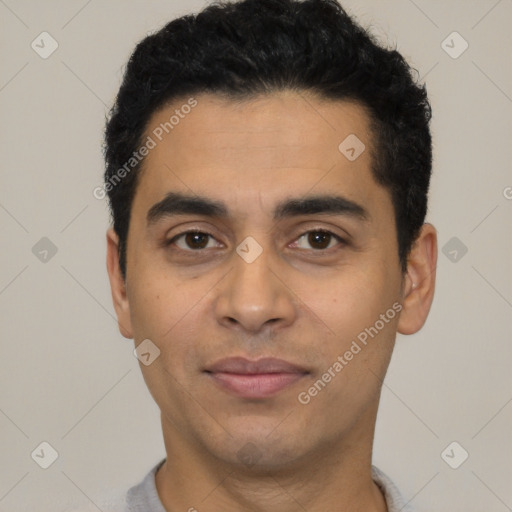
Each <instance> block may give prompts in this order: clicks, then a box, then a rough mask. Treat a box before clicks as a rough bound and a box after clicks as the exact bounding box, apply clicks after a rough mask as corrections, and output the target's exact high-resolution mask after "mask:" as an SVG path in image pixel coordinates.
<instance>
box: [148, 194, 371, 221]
mask: <svg viewBox="0 0 512 512" xmlns="http://www.w3.org/2000/svg"><path fill="white" fill-rule="evenodd" d="M187 214H191V215H202V216H205V217H218V218H228V217H229V209H228V208H227V206H226V205H225V204H224V203H222V202H220V201H214V200H212V199H210V198H207V197H202V196H197V195H188V194H182V193H177V192H169V193H168V194H167V195H166V196H165V197H164V199H162V200H161V201H160V202H158V203H156V204H154V205H153V206H152V207H151V208H150V209H149V210H148V213H147V216H146V218H147V219H146V220H147V224H148V226H151V225H152V224H155V223H157V222H158V221H159V220H161V219H163V218H167V217H172V216H174V215H187ZM273 214H274V220H283V219H285V218H290V217H296V216H300V215H318V214H324V215H344V216H347V217H352V218H354V219H357V220H360V221H364V222H368V221H369V220H370V219H371V216H370V214H369V212H368V210H367V209H366V208H364V207H363V206H361V205H360V204H358V203H356V202H354V201H352V200H350V199H347V198H345V197H342V196H338V195H314V196H306V197H301V198H297V199H285V200H284V201H282V202H281V203H279V204H278V205H277V206H276V208H275V209H274V212H273Z"/></svg>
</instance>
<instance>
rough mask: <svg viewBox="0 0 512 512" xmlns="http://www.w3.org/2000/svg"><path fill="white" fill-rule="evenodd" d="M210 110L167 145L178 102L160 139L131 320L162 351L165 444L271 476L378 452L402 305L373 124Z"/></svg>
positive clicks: (138, 224) (356, 118)
mask: <svg viewBox="0 0 512 512" xmlns="http://www.w3.org/2000/svg"><path fill="white" fill-rule="evenodd" d="M196 99H197V106H195V107H194V108H193V109H191V112H190V113H189V114H187V115H186V116H183V118H181V117H180V121H179V123H177V124H175V125H174V127H173V129H172V130H169V133H168V134H166V133H165V132H164V133H163V137H162V140H161V141H159V140H158V138H156V137H155V135H154V133H153V131H154V130H155V128H157V127H158V126H160V124H161V123H165V122H168V121H169V119H170V118H171V116H172V115H173V114H175V110H176V109H179V108H180V105H181V103H179V102H178V103H174V104H173V105H172V106H169V107H168V108H167V107H166V108H165V109H163V110H161V111H159V112H158V113H157V114H155V115H154V116H153V118H152V119H151V122H150V124H149V127H148V130H147V133H146V137H147V136H148V135H149V136H151V137H152V138H153V139H154V141H155V142H156V147H154V148H153V149H151V150H150V152H149V154H148V156H147V157H146V160H145V163H144V171H143V173H142V174H141V177H140V181H139V184H138V188H137V192H136V195H135V198H134V201H133V205H132V211H131V220H130V230H129V236H128V246H127V277H126V309H125V310H124V313H123V312H121V313H120V318H119V319H120V323H121V324H122V325H123V332H124V334H125V335H127V336H129V337H134V339H135V343H136V345H138V344H139V343H141V342H142V341H143V340H145V339H149V340H151V341H152V343H154V344H155V345H156V346H157V347H158V349H159V350H160V356H159V357H158V358H157V359H156V360H155V361H154V362H153V363H152V364H150V365H149V366H145V365H141V368H142V371H143V375H144V378H145V380H146V383H147V385H148V387H149V390H150V392H151V394H152V395H153V397H154V399H155V400H156V402H157V404H158V406H159V407H160V409H161V411H162V421H163V425H164V434H165V435H166V436H167V439H166V442H169V443H170V444H172V443H173V442H175V443H177V442H178V440H179V442H180V443H182V444H183V443H184V444H186V445H187V446H189V447H191V448H192V449H195V450H200V451H201V453H205V452H207V453H210V454H212V455H213V456H214V457H217V458H219V459H221V460H225V461H230V462H237V461H239V460H245V459H244V457H246V458H247V456H248V457H249V458H251V457H252V458H253V459H254V460H255V461H257V462H258V463H259V464H265V465H269V466H272V465H279V464H285V463H291V462H293V461H300V460H301V459H302V458H304V457H308V456H311V454H312V453H318V450H319V449H321V448H322V447H325V449H332V446H333V444H336V443H338V442H341V440H342V439H345V440H346V439H348V438H350V439H356V438H357V436H366V435H368V436H371V430H372V428H371V421H370V420H369V419H370V418H372V417H374V414H375V410H376V406H377V403H378V396H379V390H380V386H381V380H382V379H383V377H384V374H385V371H386V368H387V365H388V363H389V359H390V357H391V352H392V349H393V345H394V339H395V334H396V330H397V324H398V317H399V315H398V313H397V314H396V315H394V314H393V315H391V313H389V310H390V308H391V309H392V306H393V304H394V303H399V302H401V300H402V298H403V296H402V274H401V270H400V265H399V260H398V247H397V237H396V230H395V218H394V212H393V206H392V203H391V199H390V195H389V192H388V191H387V190H386V189H384V188H383V187H381V186H380V185H378V184H377V183H376V182H375V180H374V178H373V177H372V174H371V170H370V169H371V165H372V154H371V153H372V142H373V141H372V137H371V135H370V132H369V119H368V117H367V115H366V113H365V111H364V110H363V109H362V108H361V107H360V106H357V105H355V104H350V103H347V102H341V101H340V102H333V101H320V100H319V99H316V98H314V97H311V96H309V97H308V96H306V95H298V94H295V93H291V92H290V93H280V94H274V95H272V96H269V97H266V98H258V99H255V100H251V101H245V102H240V103H235V102H230V101H227V100H223V99H221V98H219V97H215V96H211V95H201V96H198V97H197V98H196ZM182 103H183V104H185V103H186V100H184V101H183V102H182ZM186 110H187V111H188V109H186ZM174 121H175V120H174ZM351 134H354V135H355V136H357V138H358V139H359V140H360V141H361V142H362V143H363V144H364V145H365V150H364V151H363V152H362V153H361V154H360V155H359V156H358V157H357V158H355V159H353V156H354V155H357V152H358V150H359V149H360V148H362V146H357V147H356V146H355V143H354V141H355V140H356V139H354V138H351V139H348V146H349V147H348V148H347V147H345V146H346V144H347V143H346V144H345V146H344V145H342V148H341V150H340V149H339V146H340V144H341V143H342V142H343V141H344V140H345V139H346V138H347V137H348V136H350V135H351ZM358 144H359V143H358ZM351 147H354V151H352V150H351ZM347 156H349V157H351V158H347ZM169 194H175V195H182V196H185V197H183V198H181V199H183V200H181V201H177V200H176V199H177V197H175V198H174V199H175V200H174V201H165V198H166V197H167V196H168V195H169ZM187 199H195V202H190V201H187ZM207 203H214V204H213V205H210V204H207ZM176 206H180V208H176ZM190 231H192V232H198V233H199V234H198V233H196V234H194V233H191V234H190V233H189V234H187V233H188V232H190ZM201 233H202V234H201ZM247 237H250V238H249V239H248V240H247ZM237 248H238V251H237ZM395 307H396V304H395ZM386 312H388V313H386ZM395 312H396V309H395ZM382 315H384V316H385V320H386V321H384V320H383V317H382ZM382 325H383V326H382ZM370 328H372V329H373V330H372V329H370ZM365 329H369V331H365ZM364 332H366V344H363V343H362V342H361V339H362V338H364V334H362V333H364ZM369 332H371V333H372V336H371V335H369V334H368V333H369ZM358 336H359V338H358ZM354 341H355V342H356V343H357V346H359V349H360V350H359V351H358V350H357V348H356V346H355V345H354V344H353V342H354ZM347 351H348V352H351V353H352V355H353V357H350V356H348V357H345V356H344V355H345V354H346V353H347ZM340 356H341V358H342V360H343V361H344V364H342V363H341V362H340V359H339V357H340ZM231 358H238V359H231ZM263 358H276V359H279V360H282V361H284V362H276V361H270V362H268V361H263V362H261V360H262V359H263ZM258 361H260V363H261V364H260V363H258ZM336 362H338V363H339V364H340V365H341V366H342V368H341V369H340V366H337V365H335V363H336ZM329 369H331V370H330V372H329ZM326 372H327V373H329V375H330V376H331V378H330V379H329V378H328V377H324V380H323V381H322V382H323V383H324V384H325V385H324V386H323V385H322V384H318V383H317V385H316V387H315V382H317V381H318V380H319V379H320V380H322V376H323V375H324V374H325V373H326ZM326 381H327V382H326ZM310 388H314V389H316V393H315V391H314V390H313V391H310ZM308 397H309V398H308ZM249 443H252V444H249Z"/></svg>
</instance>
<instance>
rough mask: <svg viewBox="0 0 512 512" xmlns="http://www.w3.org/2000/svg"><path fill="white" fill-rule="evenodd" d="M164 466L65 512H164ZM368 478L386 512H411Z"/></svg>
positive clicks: (385, 484)
mask: <svg viewBox="0 0 512 512" xmlns="http://www.w3.org/2000/svg"><path fill="white" fill-rule="evenodd" d="M164 462H165V459H163V460H161V461H160V462H159V463H158V464H157V465H156V466H154V467H153V468H152V469H151V470H150V471H149V473H148V474H147V475H146V476H145V477H144V479H143V480H142V482H140V483H138V484H137V485H134V486H133V487H131V488H130V489H129V490H128V492H126V490H124V491H116V492H114V493H110V495H109V496H106V495H104V499H102V500H101V502H98V501H96V502H95V503H94V504H93V503H90V505H89V508H87V507H78V508H76V507H75V508H71V509H68V510H70V511H71V512H98V508H99V509H100V510H102V512H167V511H166V510H165V508H164V506H163V505H162V502H161V501H160V498H159V496H158V492H157V490H156V483H155V475H156V472H157V471H158V469H159V468H160V466H161V465H162V464H163V463H164ZM372 478H373V481H374V482H375V483H376V484H377V485H378V486H379V488H380V489H381V490H382V493H383V494H384V498H385V499H386V504H387V507H388V512H412V509H411V508H410V507H409V506H408V504H407V503H406V502H405V500H404V499H403V498H402V496H401V495H400V491H399V490H398V489H397V487H396V486H395V484H394V483H393V482H392V481H391V479H390V478H389V477H388V476H387V475H386V474H385V473H383V472H382V471H381V470H380V469H378V468H376V467H375V466H372ZM189 510H190V511H193V510H194V507H190V509H189ZM198 510H200V509H199V508H198Z"/></svg>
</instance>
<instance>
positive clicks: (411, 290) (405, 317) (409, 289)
mask: <svg viewBox="0 0 512 512" xmlns="http://www.w3.org/2000/svg"><path fill="white" fill-rule="evenodd" d="M436 265H437V232H436V229H435V228H434V226H432V224H423V226H422V228H421V231H420V234H419V236H418V238H417V240H416V241H415V242H414V245H413V247H412V249H411V252H410V254H409V257H408V259H407V273H406V275H405V276H404V279H403V283H402V307H403V309H402V311H401V312H400V319H399V321H398V332H399V333H401V334H414V333H415V332H418V331H419V330H420V329H421V328H422V327H423V325H424V323H425V321H426V320H427V316H428V313H429V311H430V306H431V305H432V300H433V298H434V288H435V282H436Z"/></svg>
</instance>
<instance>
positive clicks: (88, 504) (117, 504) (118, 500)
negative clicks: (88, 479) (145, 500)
mask: <svg viewBox="0 0 512 512" xmlns="http://www.w3.org/2000/svg"><path fill="white" fill-rule="evenodd" d="M84 500H85V498H84ZM84 500H81V503H80V504H78V503H75V504H72V505H69V506H68V507H67V508H65V509H64V510H63V512H98V510H101V511H102V512H127V511H128V506H127V501H126V489H124V490H114V491H112V490H109V491H105V492H103V493H101V495H100V497H99V498H97V499H94V500H93V499H90V498H89V499H88V501H87V500H86V501H84Z"/></svg>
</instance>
